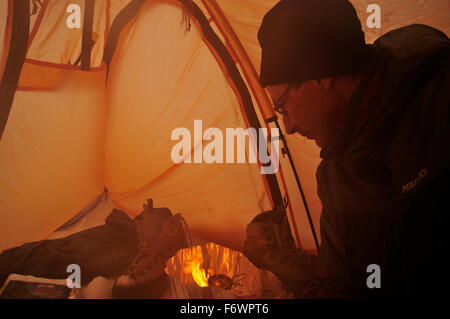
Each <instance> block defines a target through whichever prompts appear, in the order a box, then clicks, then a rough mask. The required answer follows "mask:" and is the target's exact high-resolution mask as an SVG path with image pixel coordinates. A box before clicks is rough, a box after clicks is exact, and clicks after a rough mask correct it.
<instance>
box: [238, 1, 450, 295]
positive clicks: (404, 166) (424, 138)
mask: <svg viewBox="0 0 450 319" xmlns="http://www.w3.org/2000/svg"><path fill="white" fill-rule="evenodd" d="M258 39H259V42H260V45H261V48H262V61H261V74H260V81H261V83H262V85H263V86H264V87H266V88H267V90H268V92H269V94H270V96H271V98H272V100H273V101H274V105H275V109H276V111H278V113H281V115H282V117H283V121H284V124H285V128H286V131H287V133H289V134H295V133H298V134H301V135H303V136H305V137H307V138H308V139H313V140H315V141H316V143H317V144H318V145H319V146H320V147H321V149H322V150H321V158H322V161H321V163H320V165H319V167H318V170H317V182H318V195H319V197H320V199H321V202H322V206H323V211H322V215H321V221H320V226H321V240H322V242H321V245H320V249H319V253H318V256H317V257H316V256H312V255H308V254H306V253H305V252H301V251H300V252H299V251H298V250H295V249H290V250H286V249H285V250H280V249H279V248H277V249H274V248H273V246H270V245H266V244H265V242H264V240H262V241H261V240H260V239H261V238H258V236H254V234H253V235H252V236H250V235H249V236H248V238H247V241H246V255H247V256H248V257H249V259H251V260H252V261H253V262H254V263H255V264H257V265H258V266H260V267H262V268H265V269H269V270H271V271H272V272H273V273H275V274H276V275H278V277H279V278H280V279H281V280H282V281H283V282H284V283H285V285H286V287H288V288H289V289H290V290H292V291H293V292H295V293H296V295H297V296H299V297H302V296H304V297H323V298H327V297H377V296H381V297H386V296H405V295H417V294H419V293H420V294H423V293H424V292H426V294H427V296H430V295H433V294H435V293H436V292H437V289H435V288H436V287H437V286H438V285H439V282H441V281H442V279H443V277H444V276H446V274H444V273H442V272H439V271H436V269H437V268H436V267H439V266H437V265H438V264H439V263H441V261H442V257H440V256H442V254H438V253H440V252H442V251H444V250H442V249H441V248H440V247H441V245H442V242H443V232H442V231H441V230H440V229H438V225H439V224H441V223H442V222H441V216H442V215H443V213H446V212H448V211H449V204H448V198H450V191H449V189H450V188H449V187H448V181H449V169H450V112H449V105H450V96H449V94H448V92H450V73H449V64H450V42H449V39H448V37H447V36H446V35H445V34H444V33H443V32H441V31H439V30H436V29H434V28H431V27H429V26H425V25H410V26H406V27H402V28H400V29H397V30H394V31H391V32H389V33H387V34H385V35H384V36H382V37H380V38H379V39H378V40H377V41H375V42H374V44H373V45H368V44H366V43H365V39H364V33H363V31H362V29H361V23H360V21H359V20H358V17H357V15H356V12H355V9H354V8H353V6H352V5H351V3H350V2H349V1H347V0H282V1H280V2H279V3H278V4H277V5H275V7H273V8H272V9H271V10H270V11H269V12H268V13H267V14H266V15H265V17H264V20H263V22H262V25H261V27H260V30H259V33H258ZM259 223H260V224H259V225H261V223H262V224H264V222H262V221H261V220H260V221H259ZM269 237H270V236H269ZM258 245H259V249H255V247H258ZM264 245H266V246H264Z"/></svg>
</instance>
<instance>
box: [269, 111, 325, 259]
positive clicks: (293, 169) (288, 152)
mask: <svg viewBox="0 0 450 319" xmlns="http://www.w3.org/2000/svg"><path fill="white" fill-rule="evenodd" d="M270 122H274V123H275V125H276V126H277V128H278V131H279V132H280V138H281V141H282V142H283V148H282V153H283V154H286V155H287V157H288V159H289V163H290V164H291V168H292V171H293V173H294V176H295V181H296V182H297V186H298V189H299V191H300V195H301V197H302V201H303V205H304V207H305V211H306V215H307V217H308V222H309V226H310V228H311V232H312V235H313V237H314V243H315V244H316V248H317V251H319V241H318V239H317V234H316V230H315V228H314V223H313V221H312V218H311V212H310V211H309V207H308V202H307V201H306V196H305V193H304V192H303V188H302V184H301V183H300V177H299V176H298V173H297V169H296V168H295V164H294V160H293V159H292V155H291V152H290V150H289V147H288V144H287V140H286V137H285V136H284V134H283V131H282V130H281V128H280V124H279V123H278V117H277V116H274V117H272V118H270V119H268V120H267V123H270Z"/></svg>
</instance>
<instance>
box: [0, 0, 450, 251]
mask: <svg viewBox="0 0 450 319" xmlns="http://www.w3.org/2000/svg"><path fill="white" fill-rule="evenodd" d="M131 2H132V0H96V1H95V11H94V12H93V24H92V39H93V41H94V43H93V45H92V49H91V55H90V70H89V71H82V70H81V67H80V65H79V64H76V61H77V59H78V57H79V56H80V54H81V52H82V50H83V28H80V29H77V28H74V29H70V28H68V27H67V24H66V20H67V18H68V16H69V14H70V13H68V12H67V11H66V8H67V6H68V5H70V4H77V5H79V6H80V8H81V12H82V13H83V12H84V10H85V4H86V1H84V0H58V1H48V0H44V1H42V3H43V6H42V7H39V8H38V10H37V13H36V14H34V15H31V17H30V30H29V43H28V49H27V54H26V59H25V63H24V65H23V67H22V71H21V74H20V79H19V83H18V86H17V90H16V92H15V95H14V101H13V104H12V107H11V111H10V114H9V118H8V121H7V124H6V127H5V130H4V132H3V135H2V137H1V140H0V212H1V213H0V251H1V250H2V249H6V248H9V247H13V246H17V245H20V244H22V243H25V242H28V241H34V240H40V239H43V238H44V237H45V236H46V235H48V234H50V233H51V232H53V231H54V230H55V229H57V228H58V227H59V226H61V225H62V224H64V222H66V221H67V220H68V219H70V218H72V217H73V216H74V215H76V214H77V212H79V211H81V210H82V209H83V208H84V207H86V205H88V204H89V203H90V202H92V201H93V200H94V199H95V198H97V197H98V195H99V194H101V193H102V192H103V190H104V189H105V188H106V189H107V191H108V196H109V199H110V201H111V203H112V205H113V206H115V207H117V208H120V209H122V210H124V211H125V212H127V213H128V214H129V215H130V216H136V215H137V214H139V212H140V210H141V207H142V204H143V203H144V202H145V200H146V198H153V200H154V203H155V205H156V206H166V207H169V208H170V209H171V210H172V211H173V212H181V213H182V214H183V216H185V218H186V220H187V222H188V224H189V225H190V228H191V230H192V232H193V234H195V235H197V236H199V237H203V238H205V239H207V240H210V241H214V242H216V243H219V244H222V245H224V246H227V247H230V248H236V249H240V248H241V247H242V244H243V241H244V239H245V226H246V225H247V224H248V223H249V222H250V220H251V219H252V218H253V217H254V216H255V215H256V214H257V213H259V212H261V211H264V210H268V209H270V208H272V207H273V198H272V195H271V192H270V189H269V187H268V182H267V177H266V176H264V175H261V174H260V172H259V165H258V164H253V163H240V164H226V163H225V164H205V163H203V164H176V163H174V162H173V161H172V160H171V156H170V154H171V149H172V147H173V146H174V144H175V143H176V141H173V140H171V132H172V131H173V130H174V129H175V128H178V127H185V128H188V129H189V130H190V131H191V132H194V128H193V124H194V120H202V123H203V130H206V129H207V128H209V127H216V128H219V129H221V130H222V131H223V132H225V130H226V128H239V127H241V128H247V127H249V126H250V123H249V120H248V117H247V115H246V113H245V109H244V105H243V100H242V96H241V94H240V93H239V90H238V89H237V87H236V83H235V82H234V81H233V79H232V77H231V75H230V72H229V69H227V67H226V66H225V65H224V62H223V59H222V58H221V56H220V54H219V53H218V52H217V48H215V47H214V46H213V45H211V43H210V42H209V41H208V40H207V39H206V38H205V34H204V32H203V31H202V27H201V25H200V24H199V22H198V21H197V20H196V19H195V18H194V17H193V16H192V15H191V16H190V15H189V14H188V13H187V11H186V8H185V7H183V5H182V4H181V2H179V1H176V0H152V1H150V0H148V1H142V2H143V4H142V5H141V6H140V8H139V10H138V12H137V14H136V15H135V16H134V17H133V18H132V19H131V20H130V21H129V23H127V25H126V26H125V27H124V28H123V30H122V31H121V33H120V37H119V38H118V42H117V47H116V50H115V53H114V55H113V58H112V61H111V64H110V65H109V68H107V65H105V62H104V61H103V58H104V50H105V45H106V43H107V41H108V38H109V35H110V32H111V27H112V25H113V24H114V21H115V19H116V18H117V17H118V16H119V15H120V13H123V12H124V9H125V8H127V6H128V5H129V4H130V3H131ZM377 2H378V4H379V5H380V7H381V8H382V10H383V11H382V23H383V27H382V29H367V28H366V27H365V20H366V19H367V16H368V13H367V12H366V8H367V6H368V4H370V3H371V2H370V1H353V3H354V5H355V7H356V9H357V11H358V14H359V16H360V19H361V21H362V24H363V26H364V27H365V31H366V39H367V42H372V41H373V40H375V39H376V37H377V36H379V35H381V34H380V33H381V32H382V33H385V32H387V31H389V30H391V29H394V28H397V27H400V26H402V25H406V24H410V23H425V24H429V25H432V26H435V27H437V28H439V29H441V30H443V31H444V32H447V33H448V31H449V29H450V24H449V21H450V19H449V12H450V10H448V9H449V4H448V2H447V1H433V3H432V4H427V3H424V2H417V3H416V4H411V2H410V1H396V2H395V3H393V2H392V1H388V0H379V1H377ZM275 3H276V1H274V0H267V1H260V0H196V1H195V4H196V5H197V6H198V7H199V9H200V10H201V12H202V13H203V14H204V16H205V19H206V20H207V21H208V22H209V25H210V27H211V28H212V30H214V31H215V33H216V35H217V37H218V38H219V39H220V40H221V41H222V44H223V45H224V46H225V47H226V49H227V52H228V54H229V55H230V57H231V58H232V59H233V60H234V63H235V66H236V67H237V69H238V70H239V74H240V76H241V78H242V80H243V81H244V83H245V84H246V88H247V90H248V92H249V93H250V97H251V99H252V102H253V107H254V111H255V112H256V115H257V118H258V119H259V122H260V123H261V125H262V126H263V127H266V128H270V127H274V124H273V123H270V124H268V123H267V122H266V120H267V119H268V118H270V117H272V116H273V115H274V114H273V111H271V101H270V99H269V98H268V95H267V93H266V91H265V90H264V89H263V88H261V87H260V85H259V83H258V81H257V79H258V71H259V63H260V49H259V45H258V43H257V38H256V33H257V31H258V27H259V25H260V23H261V20H262V17H263V15H264V14H265V12H267V10H268V9H270V8H271V7H272V6H273V5H274V4H275ZM13 6H14V2H13V1H2V2H0V62H1V64H0V66H1V68H0V75H3V72H4V66H5V63H6V58H7V55H8V52H9V49H10V46H9V44H10V40H11V24H12V18H11V14H12V7H13ZM189 16H190V21H191V27H190V30H188V28H187V19H186V17H189ZM280 124H281V127H282V128H283V125H282V123H280ZM287 141H288V146H289V149H290V151H291V153H292V156H293V159H294V162H295V166H296V168H297V173H298V175H299V177H300V180H301V182H302V186H303V189H304V192H305V196H306V199H307V203H308V206H309V209H310V211H311V214H312V219H313V222H314V225H315V229H316V231H317V232H318V230H319V218H320V210H321V205H320V201H319V199H318V197H317V194H316V182H315V170H316V167H317V165H318V163H319V161H320V158H319V149H318V147H317V146H316V145H315V144H314V143H313V142H311V141H307V140H305V139H303V138H301V137H298V136H287ZM201 144H203V145H201ZM206 144H208V142H207V141H203V142H201V141H200V142H198V141H197V143H195V142H193V145H192V147H193V148H196V147H197V148H199V147H202V146H203V147H204V146H206ZM246 156H247V158H248V156H249V153H247V154H246ZM280 162H281V163H280V164H281V168H280V170H279V171H278V172H277V174H276V181H277V184H278V187H279V190H280V192H281V195H282V196H283V197H284V196H286V200H287V202H288V203H289V205H288V217H289V221H290V224H291V230H292V234H293V236H294V238H295V240H296V242H297V244H298V245H299V246H301V247H302V248H305V249H314V248H315V244H314V239H313V236H312V233H311V229H310V227H309V223H308V219H307V217H306V212H305V206H304V204H303V202H302V201H301V197H300V192H299V190H298V188H297V185H296V182H295V179H294V175H293V171H292V169H291V167H290V165H289V162H288V160H287V158H285V157H281V159H280ZM108 207H109V206H108Z"/></svg>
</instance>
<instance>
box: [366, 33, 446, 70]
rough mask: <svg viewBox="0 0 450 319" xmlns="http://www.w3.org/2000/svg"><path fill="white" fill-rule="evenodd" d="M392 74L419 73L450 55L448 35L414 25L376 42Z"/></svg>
mask: <svg viewBox="0 0 450 319" xmlns="http://www.w3.org/2000/svg"><path fill="white" fill-rule="evenodd" d="M374 46H375V47H376V48H377V49H378V50H379V52H380V55H381V59H382V61H383V62H384V64H385V66H386V68H387V70H388V71H390V72H389V73H396V74H405V73H406V74H408V73H416V72H418V71H419V70H420V69H423V68H427V65H428V64H429V63H438V62H439V60H447V61H448V59H449V56H450V41H449V38H448V36H447V35H446V34H445V33H444V32H442V31H440V30H438V29H435V28H433V27H430V26H427V25H422V24H412V25H409V26H406V27H402V28H399V29H396V30H392V31H390V32H388V33H386V34H384V35H383V36H381V37H380V38H378V39H377V40H376V41H375V42H374Z"/></svg>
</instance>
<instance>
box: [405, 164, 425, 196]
mask: <svg viewBox="0 0 450 319" xmlns="http://www.w3.org/2000/svg"><path fill="white" fill-rule="evenodd" d="M427 175H428V169H427V168H426V167H424V168H422V170H421V171H420V172H419V175H418V176H417V178H416V179H415V180H413V181H410V182H409V183H406V184H404V185H403V189H402V193H406V192H409V191H410V190H412V189H414V188H416V187H417V185H419V183H420V181H421V180H422V179H423V178H424V177H425V176H427Z"/></svg>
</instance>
